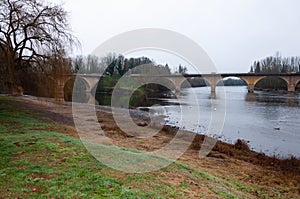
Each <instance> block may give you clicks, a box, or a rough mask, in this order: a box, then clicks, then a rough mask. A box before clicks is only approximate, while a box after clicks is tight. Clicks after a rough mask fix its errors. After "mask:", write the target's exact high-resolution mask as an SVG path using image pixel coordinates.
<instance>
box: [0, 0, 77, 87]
mask: <svg viewBox="0 0 300 199" xmlns="http://www.w3.org/2000/svg"><path fill="white" fill-rule="evenodd" d="M0 8H1V10H0V48H1V50H2V51H1V52H3V53H4V57H5V60H4V62H5V64H2V65H1V66H0V67H1V68H2V71H5V74H6V85H7V86H8V87H9V88H10V90H11V92H12V93H19V92H21V85H20V81H19V78H20V75H21V74H22V71H23V70H24V69H25V68H27V67H31V66H32V65H35V66H39V67H41V69H44V68H43V67H42V65H41V64H40V63H41V62H42V63H44V62H45V60H47V59H49V58H51V56H52V55H53V54H54V55H55V56H57V55H58V54H59V53H60V52H62V51H65V50H62V49H67V48H68V47H72V46H73V45H74V44H76V43H77V42H76V38H75V37H74V36H73V35H72V32H71V30H70V27H69V24H68V15H67V12H66V11H65V10H64V9H63V8H62V6H61V5H52V4H47V3H45V2H44V1H38V0H22V1H20V0H0Z"/></svg>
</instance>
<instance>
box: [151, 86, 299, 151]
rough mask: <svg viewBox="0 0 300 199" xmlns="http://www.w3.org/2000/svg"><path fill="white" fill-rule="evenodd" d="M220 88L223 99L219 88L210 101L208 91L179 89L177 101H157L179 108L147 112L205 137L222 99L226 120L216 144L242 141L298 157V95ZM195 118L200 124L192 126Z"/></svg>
mask: <svg viewBox="0 0 300 199" xmlns="http://www.w3.org/2000/svg"><path fill="white" fill-rule="evenodd" d="M224 88H225V95H224V96H223V97H221V95H219V94H218V92H219V91H220V90H221V88H217V94H216V97H215V98H211V96H210V90H209V88H208V87H200V88H188V89H182V90H181V93H180V96H179V97H178V100H176V99H161V100H165V101H168V102H170V103H172V102H179V103H181V106H178V105H164V106H160V107H159V106H152V107H150V109H151V110H154V111H157V112H163V114H164V115H166V123H167V124H168V125H171V126H176V127H178V128H180V129H186V130H190V131H194V132H195V133H200V134H206V133H207V131H208V127H209V123H210V121H211V118H212V114H213V112H214V111H216V108H215V107H217V106H216V104H218V103H221V102H222V99H225V101H224V102H225V103H224V104H225V105H226V106H225V107H226V109H225V110H226V116H225V122H224V126H223V129H222V130H221V131H220V135H219V136H218V138H219V140H222V141H225V142H228V143H234V142H235V141H236V140H237V139H243V140H245V141H247V142H248V143H249V146H250V147H251V148H252V149H253V150H255V151H258V152H264V153H266V154H268V155H279V156H281V157H287V156H290V155H293V156H296V157H300V93H296V94H290V93H284V92H282V93H278V92H265V91H255V93H248V92H247V88H246V87H245V86H238V87H230V86H227V87H224ZM194 95H195V96H196V98H197V100H195V96H194ZM183 109H184V110H187V111H182V110H183ZM197 110H199V111H197ZM198 114H200V120H199V121H198V122H195V119H194V118H195V117H198Z"/></svg>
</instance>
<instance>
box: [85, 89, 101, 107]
mask: <svg viewBox="0 0 300 199" xmlns="http://www.w3.org/2000/svg"><path fill="white" fill-rule="evenodd" d="M86 94H87V97H88V100H87V103H88V104H92V105H98V104H99V103H98V101H97V100H96V98H95V94H94V93H92V91H91V90H88V91H86Z"/></svg>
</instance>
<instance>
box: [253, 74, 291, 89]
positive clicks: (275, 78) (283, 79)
mask: <svg viewBox="0 0 300 199" xmlns="http://www.w3.org/2000/svg"><path fill="white" fill-rule="evenodd" d="M268 80H269V81H270V83H268ZM271 82H272V83H271ZM274 82H277V84H280V85H281V86H280V87H279V86H275V85H274ZM260 83H264V84H265V85H266V86H268V87H269V89H272V90H273V89H274V90H277V89H283V90H289V86H290V82H289V80H288V79H287V78H286V77H282V76H265V77H264V78H262V79H260V80H259V81H257V82H256V84H255V85H254V86H255V87H258V86H260V85H259V84H260Z"/></svg>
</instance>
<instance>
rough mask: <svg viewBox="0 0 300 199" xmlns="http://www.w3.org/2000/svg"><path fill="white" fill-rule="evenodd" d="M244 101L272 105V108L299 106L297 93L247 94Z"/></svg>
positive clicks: (261, 92) (260, 92)
mask: <svg viewBox="0 0 300 199" xmlns="http://www.w3.org/2000/svg"><path fill="white" fill-rule="evenodd" d="M245 100H246V101H248V102H261V103H268V104H273V105H274V106H276V105H277V106H292V107H297V106H299V98H298V94H297V93H275V92H263V91H257V92H256V93H247V94H246V97H245Z"/></svg>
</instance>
